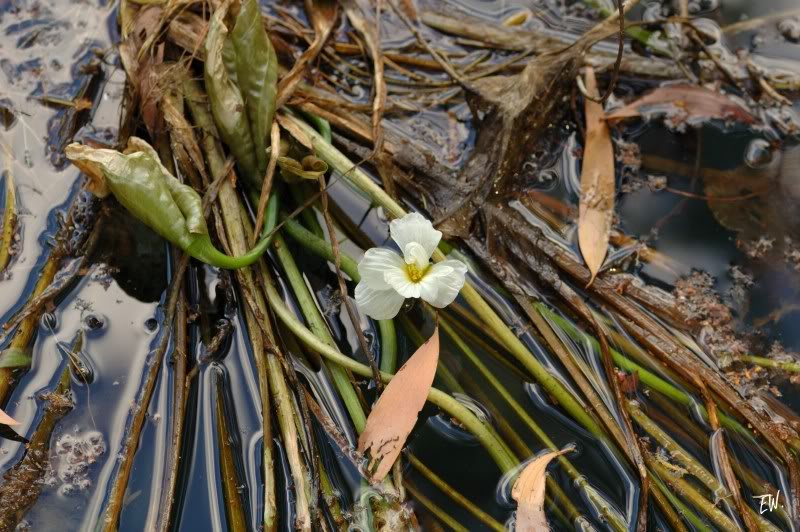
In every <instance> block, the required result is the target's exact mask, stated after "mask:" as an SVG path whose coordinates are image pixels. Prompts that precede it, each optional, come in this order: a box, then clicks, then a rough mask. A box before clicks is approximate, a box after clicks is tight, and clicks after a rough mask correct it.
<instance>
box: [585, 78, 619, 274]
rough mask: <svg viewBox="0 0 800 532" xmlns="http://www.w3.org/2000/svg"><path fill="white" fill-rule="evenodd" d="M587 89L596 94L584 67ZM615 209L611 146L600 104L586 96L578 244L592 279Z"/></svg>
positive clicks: (605, 242)
mask: <svg viewBox="0 0 800 532" xmlns="http://www.w3.org/2000/svg"><path fill="white" fill-rule="evenodd" d="M585 84H586V90H587V92H588V94H589V95H590V96H593V97H594V98H597V97H598V94H597V81H596V80H595V76H594V70H593V69H592V68H591V67H587V68H586V81H585ZM613 212H614V146H613V144H612V143H611V132H610V131H609V129H608V124H607V123H606V116H605V112H604V111H603V106H602V104H600V103H598V102H594V101H592V100H590V99H588V98H587V99H586V142H585V146H584V149H583V162H582V163H581V200H580V209H579V216H578V244H579V245H580V248H581V253H582V254H583V260H584V261H585V262H586V266H587V267H588V268H589V271H590V272H591V274H592V277H591V280H590V281H589V284H591V283H592V281H594V278H595V276H596V275H597V272H598V271H600V267H601V266H602V265H603V260H604V259H605V258H606V251H607V249H608V239H609V235H610V234H611V219H612V215H613Z"/></svg>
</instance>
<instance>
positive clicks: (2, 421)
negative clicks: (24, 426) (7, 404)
mask: <svg viewBox="0 0 800 532" xmlns="http://www.w3.org/2000/svg"><path fill="white" fill-rule="evenodd" d="M0 425H19V421H17V420H16V419H14V418H13V417H11V416H9V415H8V414H6V413H5V412H4V411H3V409H2V408H0Z"/></svg>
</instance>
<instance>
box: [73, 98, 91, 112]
mask: <svg viewBox="0 0 800 532" xmlns="http://www.w3.org/2000/svg"><path fill="white" fill-rule="evenodd" d="M72 106H73V107H75V110H76V111H84V110H86V109H91V108H92V100H88V99H86V98H78V99H77V100H73V102H72Z"/></svg>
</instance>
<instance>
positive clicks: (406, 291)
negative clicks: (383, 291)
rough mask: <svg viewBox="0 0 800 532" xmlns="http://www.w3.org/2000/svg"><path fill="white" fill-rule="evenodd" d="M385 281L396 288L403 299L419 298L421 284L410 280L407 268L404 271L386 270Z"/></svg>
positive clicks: (384, 273)
mask: <svg viewBox="0 0 800 532" xmlns="http://www.w3.org/2000/svg"><path fill="white" fill-rule="evenodd" d="M383 279H384V280H385V281H386V284H388V285H389V286H391V287H392V288H394V290H395V291H396V292H397V293H398V294H400V295H401V296H403V297H419V294H420V286H419V285H420V283H415V282H413V281H412V280H411V279H409V278H408V272H407V271H406V269H405V267H403V269H402V270H395V269H391V270H386V271H385V272H383Z"/></svg>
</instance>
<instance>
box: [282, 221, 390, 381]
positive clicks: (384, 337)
mask: <svg viewBox="0 0 800 532" xmlns="http://www.w3.org/2000/svg"><path fill="white" fill-rule="evenodd" d="M283 227H284V229H285V230H286V234H288V235H289V236H290V237H292V239H293V240H295V241H297V242H298V243H299V244H301V245H302V246H303V247H304V248H306V249H307V250H309V251H311V252H312V253H314V254H315V255H317V256H319V257H321V258H323V259H325V260H327V261H328V262H333V261H334V256H333V248H332V247H331V245H330V244H328V243H327V242H326V241H325V240H324V239H322V238H319V237H318V236H317V235H315V234H314V233H312V232H311V231H309V230H308V229H306V228H305V227H303V226H302V225H301V224H300V223H298V222H296V221H295V220H293V219H291V218H286V217H284V220H283ZM339 255H340V258H341V263H340V267H341V268H342V271H343V272H344V273H346V274H347V276H348V277H350V279H352V280H353V282H355V283H357V282H358V281H360V280H361V275H360V274H359V273H358V264H357V263H356V261H355V260H353V258H352V257H350V256H349V255H347V254H345V253H342V252H340V253H339ZM377 321H378V330H379V331H380V335H381V362H380V364H381V371H383V372H385V373H394V370H395V368H396V367H397V335H396V332H395V327H394V321H393V320H377Z"/></svg>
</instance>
